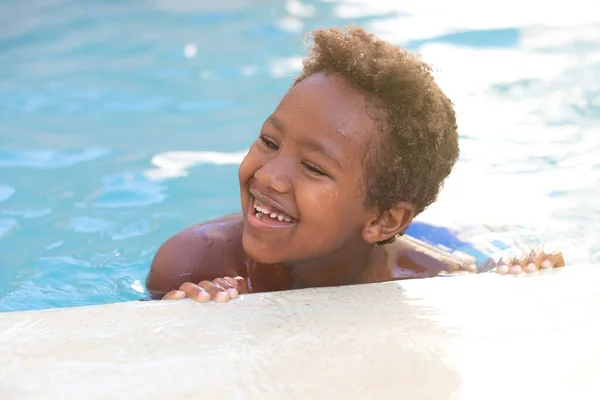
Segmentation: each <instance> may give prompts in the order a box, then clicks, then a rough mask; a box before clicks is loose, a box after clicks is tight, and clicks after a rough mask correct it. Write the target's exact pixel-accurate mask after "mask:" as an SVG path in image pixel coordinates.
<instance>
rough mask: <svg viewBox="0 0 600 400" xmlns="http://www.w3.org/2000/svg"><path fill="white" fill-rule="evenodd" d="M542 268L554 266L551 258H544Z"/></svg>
mask: <svg viewBox="0 0 600 400" xmlns="http://www.w3.org/2000/svg"><path fill="white" fill-rule="evenodd" d="M540 268H544V269H550V268H552V262H550V260H544V261H542V263H541V264H540Z"/></svg>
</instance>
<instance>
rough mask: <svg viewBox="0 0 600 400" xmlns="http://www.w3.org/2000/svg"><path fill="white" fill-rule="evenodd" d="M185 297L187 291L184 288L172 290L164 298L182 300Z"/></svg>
mask: <svg viewBox="0 0 600 400" xmlns="http://www.w3.org/2000/svg"><path fill="white" fill-rule="evenodd" d="M184 298H185V292H184V291H183V290H171V291H170V292H169V293H167V294H165V296H164V297H163V298H162V299H163V300H181V299H184Z"/></svg>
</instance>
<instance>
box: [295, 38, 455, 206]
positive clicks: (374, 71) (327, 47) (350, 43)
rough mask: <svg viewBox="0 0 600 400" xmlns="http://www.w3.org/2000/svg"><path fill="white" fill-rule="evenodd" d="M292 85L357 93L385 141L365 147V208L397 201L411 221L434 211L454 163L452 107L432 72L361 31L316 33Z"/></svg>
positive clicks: (402, 52)
mask: <svg viewBox="0 0 600 400" xmlns="http://www.w3.org/2000/svg"><path fill="white" fill-rule="evenodd" d="M309 35H310V36H311V37H312V41H313V43H312V46H311V49H310V53H309V55H308V56H307V57H306V58H305V59H304V68H303V70H302V72H301V74H300V75H299V76H298V77H297V78H296V80H295V82H294V84H293V85H295V84H297V83H299V82H301V81H302V80H303V79H305V78H306V77H308V76H310V75H312V74H314V73H318V72H321V73H325V74H338V75H340V76H342V77H343V78H345V79H346V81H347V82H348V84H349V85H350V86H351V87H353V88H355V89H358V90H360V91H361V92H363V93H364V94H365V96H366V99H367V112H368V114H369V116H370V117H371V118H372V119H373V120H374V121H375V123H376V125H377V126H378V127H379V129H381V131H383V132H384V133H385V134H387V137H388V138H389V140H386V141H384V142H383V143H379V144H378V145H376V146H368V147H369V148H372V149H373V150H370V151H367V153H368V154H367V155H366V158H365V160H364V162H365V177H364V179H365V184H366V200H365V201H366V205H367V206H368V207H377V208H378V209H379V210H381V211H384V210H388V209H390V208H391V207H392V206H394V205H395V204H397V203H398V202H400V201H406V202H409V203H411V204H412V205H413V207H414V210H415V215H416V214H419V213H421V212H422V211H423V210H425V209H426V208H427V207H428V206H429V205H430V204H431V203H433V202H434V201H435V200H436V198H437V195H438V193H439V191H440V188H441V186H442V183H443V181H444V179H446V177H447V176H448V175H449V174H450V172H451V170H452V168H453V166H454V164H455V162H456V160H457V158H458V153H459V149H458V134H457V127H456V117H455V114H454V107H453V104H452V102H451V101H450V100H449V99H448V98H447V97H446V96H445V95H444V93H442V91H441V89H440V88H439V87H438V85H437V84H436V83H435V81H434V79H433V76H432V75H431V67H430V66H429V65H427V64H426V63H424V62H422V61H421V60H419V59H418V58H417V57H415V56H413V55H411V54H409V53H408V52H407V51H405V50H403V49H401V48H399V47H397V46H394V45H392V44H390V43H388V42H385V41H383V40H381V39H379V38H377V37H376V36H375V35H373V34H370V33H368V32H366V31H365V30H364V29H362V28H360V27H350V28H346V29H343V30H342V29H339V28H335V27H334V28H330V29H317V30H315V31H312V32H311V33H310V34H309Z"/></svg>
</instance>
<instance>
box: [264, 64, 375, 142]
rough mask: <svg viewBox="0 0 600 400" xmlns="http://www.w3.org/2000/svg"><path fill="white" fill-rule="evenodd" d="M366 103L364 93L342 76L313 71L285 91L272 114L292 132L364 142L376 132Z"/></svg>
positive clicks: (336, 139) (322, 137)
mask: <svg viewBox="0 0 600 400" xmlns="http://www.w3.org/2000/svg"><path fill="white" fill-rule="evenodd" d="M365 106H366V99H365V96H364V95H363V94H362V93H361V92H360V91H358V90H354V89H352V88H351V87H350V86H349V85H348V83H347V82H346V80H345V79H344V78H342V77H340V76H337V75H325V74H323V73H316V74H313V75H310V76H308V77H307V78H305V79H304V80H303V81H301V82H299V83H298V84H296V85H295V86H294V87H293V88H292V89H291V90H290V91H289V92H288V93H286V95H285V96H284V97H283V99H282V101H281V103H280V104H279V106H278V107H277V109H276V110H275V113H274V115H275V116H277V118H279V119H282V118H283V119H284V120H285V121H286V122H287V123H288V125H289V126H290V129H291V130H293V131H294V132H295V133H299V134H303V135H310V136H318V137H319V138H321V139H328V140H335V141H336V142H338V139H339V141H341V142H342V143H343V142H353V143H363V142H364V141H365V140H366V139H367V138H368V137H369V136H371V135H372V134H373V132H374V131H375V123H374V122H373V120H372V119H371V118H370V117H369V115H367V112H366V107H365Z"/></svg>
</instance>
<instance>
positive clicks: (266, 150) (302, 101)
mask: <svg viewBox="0 0 600 400" xmlns="http://www.w3.org/2000/svg"><path fill="white" fill-rule="evenodd" d="M375 132H376V128H375V124H374V122H373V121H372V120H371V119H370V118H369V116H368V115H367V114H366V112H365V99H364V96H363V95H362V94H361V93H360V92H357V91H353V90H351V89H350V88H349V87H348V86H347V84H346V82H345V81H344V79H343V78H340V77H338V76H334V75H330V76H325V75H324V74H314V75H311V76H309V77H308V78H306V79H305V80H303V81H302V82H300V83H299V84H297V85H296V86H295V87H294V88H293V89H292V90H290V91H289V92H288V93H287V94H286V95H285V96H284V97H283V99H282V101H281V103H280V104H279V106H278V107H277V109H276V110H275V112H274V113H273V114H272V115H271V116H270V117H269V118H268V119H267V121H266V122H265V123H264V125H263V127H262V131H261V133H260V136H259V138H258V139H257V140H256V142H255V143H254V144H253V145H252V147H251V148H250V150H249V152H248V155H247V156H246V158H245V159H244V161H243V162H242V164H241V165H240V168H239V180H240V190H241V200H242V211H243V216H244V228H243V246H244V250H245V251H246V253H247V254H248V255H249V256H250V257H252V258H253V259H254V260H256V261H258V262H262V263H268V264H274V263H285V262H298V261H309V260H316V259H318V258H320V257H327V256H333V255H334V254H339V253H341V252H344V251H345V249H347V248H349V246H353V245H356V244H359V243H360V242H361V241H362V240H363V239H362V238H363V230H364V228H365V226H366V225H367V224H368V223H369V221H370V220H372V218H373V214H374V213H373V212H371V211H369V210H367V209H366V208H365V206H364V200H365V190H364V183H363V179H362V178H363V160H364V156H365V152H366V148H367V139H368V138H369V137H373V135H376V134H378V133H375ZM376 143H379V142H378V141H376ZM273 217H274V218H273ZM363 243H364V242H363Z"/></svg>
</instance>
